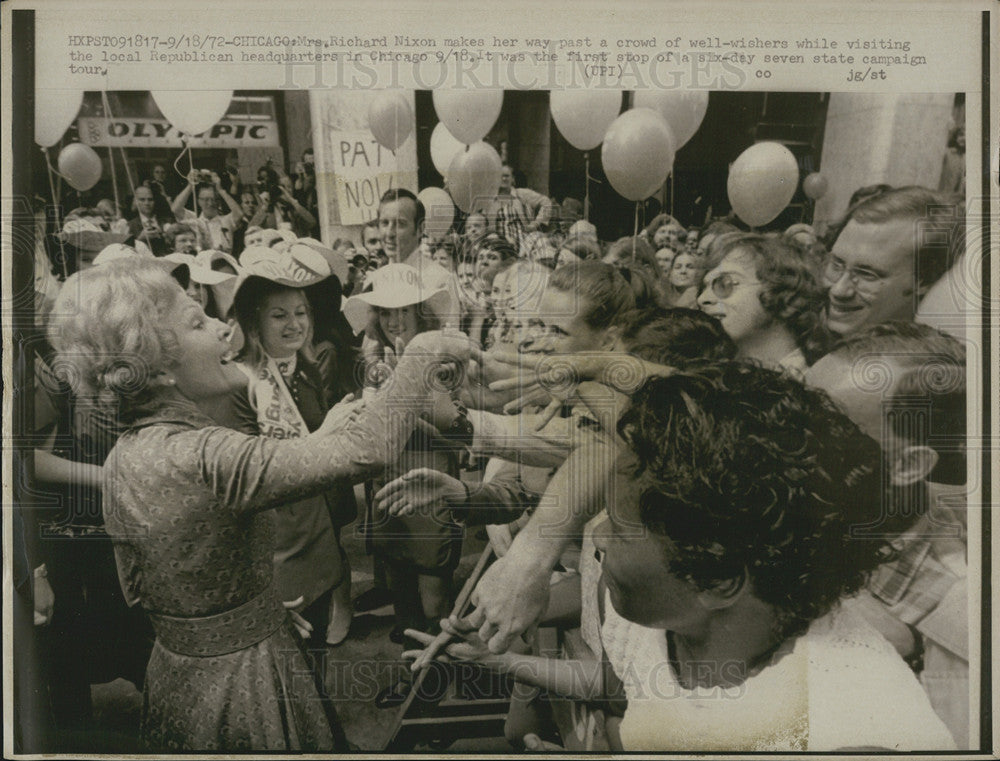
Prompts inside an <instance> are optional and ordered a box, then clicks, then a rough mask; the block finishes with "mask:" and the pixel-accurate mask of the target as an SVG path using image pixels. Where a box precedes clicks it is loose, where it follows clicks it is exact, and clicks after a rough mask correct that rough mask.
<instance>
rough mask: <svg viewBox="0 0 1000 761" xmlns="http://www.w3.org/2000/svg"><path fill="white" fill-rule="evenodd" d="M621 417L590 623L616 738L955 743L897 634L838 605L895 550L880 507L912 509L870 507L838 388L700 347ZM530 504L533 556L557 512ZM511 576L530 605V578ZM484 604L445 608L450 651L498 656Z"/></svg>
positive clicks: (874, 470)
mask: <svg viewBox="0 0 1000 761" xmlns="http://www.w3.org/2000/svg"><path fill="white" fill-rule="evenodd" d="M618 433H619V438H620V441H619V444H618V445H617V448H616V449H615V448H614V446H613V445H607V446H611V447H612V449H615V451H614V454H613V455H612V456H610V457H608V458H607V459H606V460H605V462H608V463H609V466H608V470H607V471H605V472H604V473H601V474H594V475H593V478H600V479H602V480H603V482H604V489H603V494H604V504H605V505H606V512H607V516H608V520H607V521H606V522H605V523H604V524H603V525H602V526H601V527H598V528H597V529H595V532H594V544H595V546H596V547H597V549H598V550H599V551H600V552H601V553H602V555H603V557H602V561H601V562H602V578H603V581H604V583H605V584H606V587H607V592H606V598H605V599H606V604H605V606H604V608H605V612H606V618H605V622H604V625H603V627H602V632H601V640H602V643H603V646H604V648H605V651H606V653H607V657H608V660H609V662H610V663H611V665H612V667H613V668H614V670H615V672H616V674H617V676H618V677H619V678H620V679H621V681H622V683H623V685H624V689H625V694H626V698H627V700H628V707H627V709H626V711H625V715H624V718H623V719H622V721H621V723H620V725H619V726H618V727H617V730H616V729H615V728H614V725H613V724H612V725H609V726H610V731H611V738H612V741H613V742H614V741H616V740H617V742H619V743H620V747H621V748H623V749H624V750H630V751H683V750H688V751H785V752H790V751H835V750H853V751H860V750H873V749H893V750H917V749H921V750H938V749H947V748H951V747H953V741H952V739H951V736H950V735H949V733H948V731H947V729H946V728H945V726H944V725H943V724H942V723H941V721H940V720H939V719H938V718H937V717H936V716H935V714H934V712H933V710H932V709H931V706H930V703H929V702H928V700H927V697H926V695H925V694H924V692H923V691H922V690H921V688H920V685H919V683H918V682H917V680H916V678H915V677H914V675H913V673H912V672H911V671H910V669H909V668H908V667H907V665H906V663H905V662H904V661H903V660H902V658H900V657H899V654H898V653H897V652H896V651H895V650H894V649H893V647H892V645H891V644H890V643H889V642H887V641H886V640H885V639H884V638H883V637H882V635H881V634H879V632H878V631H877V630H875V629H874V628H872V627H871V626H870V625H869V624H868V623H867V622H866V621H865V620H864V619H863V618H861V617H859V616H856V615H854V614H852V613H851V612H850V611H846V610H844V609H842V608H841V607H840V602H841V601H842V600H843V599H845V598H847V597H849V596H851V595H853V594H855V593H857V591H858V590H859V589H860V588H861V587H862V585H863V584H864V583H865V581H866V579H867V578H868V576H869V574H870V573H871V572H872V571H873V570H874V569H875V568H876V567H878V565H879V564H880V563H881V562H883V561H885V560H886V559H887V558H888V557H890V555H891V550H890V548H889V547H888V545H887V542H886V540H885V534H883V533H878V534H876V535H864V534H862V533H860V532H859V531H858V529H859V528H863V527H865V526H869V525H871V524H873V523H875V522H876V521H879V520H882V523H883V529H885V530H886V531H896V532H898V531H900V530H902V529H903V528H905V527H906V525H908V523H907V521H908V520H909V519H908V518H907V517H906V516H896V518H897V521H896V525H889V521H887V520H886V519H885V517H884V516H882V515H881V513H880V510H881V505H882V500H881V498H880V496H881V489H882V482H881V474H880V469H879V465H880V452H879V447H878V445H877V443H876V442H875V441H873V440H872V439H870V438H869V437H868V436H866V435H865V434H864V433H862V432H861V430H860V429H859V428H858V427H857V426H856V425H854V424H853V423H852V422H851V421H850V420H849V419H848V418H847V417H846V416H845V415H844V414H843V413H841V412H840V411H839V410H838V409H837V408H836V407H835V405H834V404H833V403H832V402H831V401H830V399H829V397H827V396H826V395H825V394H824V393H822V392H820V391H816V390H812V389H809V388H806V387H805V386H803V385H802V384H801V383H799V382H797V381H796V380H795V379H793V378H791V377H789V376H788V375H787V374H785V373H783V372H780V371H777V370H769V369H765V368H762V367H759V366H755V365H749V364H743V363H739V362H715V363H709V364H705V365H702V366H697V367H689V368H688V369H687V370H684V371H680V372H677V373H674V374H673V375H671V376H669V377H665V378H656V379H653V380H649V381H647V382H646V384H645V385H644V386H643V387H642V388H640V389H639V390H638V391H637V392H636V393H635V394H634V395H633V397H632V404H631V407H630V408H629V409H628V411H626V412H625V413H624V415H622V417H621V419H620V420H619V424H618ZM594 461H595V462H599V460H594ZM612 463H613V464H612ZM588 477H590V476H588ZM556 481H558V476H557V478H556ZM568 493H570V494H572V493H573V492H568ZM549 496H550V495H549V493H548V492H547V493H546V496H543V498H542V502H543V503H545V501H546V499H547V497H549ZM563 498H565V493H564V495H563ZM536 517H537V518H538V521H537V522H536V523H535V525H534V526H532V525H531V524H529V526H528V527H527V528H526V529H525V531H523V532H522V533H521V534H520V535H519V536H518V540H521V541H522V542H523V543H524V544H527V545H530V546H531V547H532V548H533V549H534V550H536V551H537V552H536V555H538V556H544V555H545V553H546V547H549V548H551V547H554V546H557V545H558V544H559V541H560V538H564V537H565V536H566V535H567V533H568V529H567V527H566V525H565V524H563V525H562V526H560V528H561V529H562V530H560V531H553V530H552V529H553V524H552V523H551V521H552V518H553V514H552V513H551V512H548V511H546V509H545V506H544V504H543V505H540V506H539V509H538V511H537V512H536ZM539 527H545V528H547V529H548V531H543V530H537V529H538V528H539ZM533 528H534V529H536V530H534V531H532V529H533ZM518 540H515V541H518ZM512 551H513V550H512ZM510 556H511V553H508V556H507V557H508V558H509V557H510ZM519 557H520V556H519ZM503 560H504V561H506V560H507V558H504V559H503ZM491 570H492V569H491ZM484 579H485V577H484ZM544 580H545V581H547V577H546V578H545V579H544ZM539 583H541V582H539ZM481 585H482V582H481ZM506 594H507V595H508V596H510V597H512V598H513V599H514V600H515V604H516V605H520V606H525V605H526V604H527V598H528V596H530V595H531V594H533V590H532V589H531V588H530V587H525V588H524V589H522V588H521V587H519V586H517V585H510V586H508V588H507V590H506ZM480 599H481V598H480ZM481 618H482V617H480V620H477V617H476V616H475V615H474V616H473V617H471V618H470V619H468V620H465V621H461V620H456V619H452V620H450V621H449V622H447V626H446V628H447V629H448V630H449V632H451V633H454V634H464V636H465V638H466V642H464V643H460V644H459V645H455V646H453V647H452V648H451V649H449V651H448V652H449V653H452V654H454V655H456V656H457V657H466V658H468V657H474V658H475V659H476V660H482V661H483V662H487V663H489V664H491V665H495V666H497V667H499V668H501V669H502V668H504V664H505V663H506V662H507V660H508V659H507V656H506V655H505V654H504V653H503V651H504V650H505V648H498V647H495V646H494V645H495V644H496V643H495V642H493V641H490V642H489V645H490V648H489V649H491V650H492V651H493V652H494V653H499V655H498V656H493V655H491V654H490V653H489V652H488V650H487V642H486V640H487V639H488V638H489V637H490V635H491V633H493V632H498V633H503V632H500V631H499V630H498V628H497V627H496V626H495V625H494V624H493V623H492V622H491V621H485V623H484V624H483V625H482V626H481V627H479V626H478V625H479V624H480V623H481ZM477 627H478V628H479V632H478V635H477V634H476V633H474V629H475V628H477ZM502 628H503V625H501V629H502ZM515 629H520V627H515V626H510V627H507V629H506V633H507V634H510V633H512V632H514V630H515ZM521 630H523V629H521ZM516 676H517V674H516V673H515V677H516ZM616 735H617V738H616Z"/></svg>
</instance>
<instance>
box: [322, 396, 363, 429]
mask: <svg viewBox="0 0 1000 761" xmlns="http://www.w3.org/2000/svg"><path fill="white" fill-rule="evenodd" d="M365 404H366V401H365V400H364V399H355V398H354V394H348V395H347V396H345V397H344V398H343V399H341V400H340V402H338V403H337V404H335V405H334V406H333V407H331V408H330V411H329V412H327V413H326V418H325V419H324V420H323V425H321V426H320V428H319V430H320V431H321V432H323V433H327V434H329V433H335V432H337V431H339V430H340V429H342V428H343V427H344V426H345V425H347V424H349V423H352V422H354V421H355V420H357V419H358V415H360V414H361V412H362V410H364V408H365Z"/></svg>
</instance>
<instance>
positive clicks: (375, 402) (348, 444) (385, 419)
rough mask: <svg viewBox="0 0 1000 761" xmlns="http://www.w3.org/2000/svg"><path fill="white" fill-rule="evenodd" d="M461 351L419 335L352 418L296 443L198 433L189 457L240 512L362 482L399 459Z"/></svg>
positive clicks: (460, 343)
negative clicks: (439, 377)
mask: <svg viewBox="0 0 1000 761" xmlns="http://www.w3.org/2000/svg"><path fill="white" fill-rule="evenodd" d="M467 347H468V340H467V339H466V338H465V337H464V336H462V337H461V338H460V339H459V338H456V337H449V336H447V335H446V334H442V333H424V334H421V335H420V336H418V337H417V338H415V339H414V340H413V341H412V342H411V344H410V347H409V348H408V349H407V352H406V353H405V354H404V356H403V357H402V358H401V360H400V363H399V366H398V368H397V372H396V373H395V374H394V375H393V378H392V380H391V382H389V383H388V384H387V385H386V388H385V389H384V390H383V391H381V392H379V393H378V394H376V395H375V396H373V397H372V398H371V399H370V400H368V402H367V403H366V405H365V407H364V409H363V410H362V411H361V412H360V413H359V414H358V415H357V417H356V418H354V419H350V420H348V421H347V422H346V423H340V424H336V425H328V424H327V423H324V425H323V426H321V427H320V428H319V429H318V430H317V431H315V432H314V433H312V434H309V435H308V436H305V437H303V438H300V439H291V440H278V439H265V438H258V437H251V436H244V435H240V434H238V433H235V432H233V431H231V430H227V429H222V428H209V429H203V430H202V431H199V432H197V433H198V436H199V438H198V441H197V449H196V452H195V455H196V456H197V462H198V463H199V466H198V467H199V469H200V472H201V477H202V478H203V479H204V481H205V482H206V484H207V485H208V486H209V488H211V489H212V491H213V492H215V494H216V495H217V496H218V498H219V501H220V502H221V503H222V504H224V505H227V506H230V507H231V508H232V509H235V510H240V511H242V510H264V509H268V508H270V507H274V506H276V505H278V504H281V503H283V502H287V501H289V500H292V499H298V498H301V497H304V496H307V495H309V494H314V493H316V492H318V491H322V490H323V489H326V488H329V487H331V486H332V485H333V484H334V483H335V482H337V481H339V480H341V479H350V480H355V481H360V480H363V479H364V478H365V477H367V476H369V475H373V474H374V473H375V472H377V471H378V470H379V469H380V468H382V467H384V466H385V465H386V464H387V463H390V462H393V461H394V460H395V459H396V458H397V457H398V455H399V453H400V452H401V451H402V449H403V447H404V446H405V444H406V442H407V440H408V439H409V437H410V434H411V433H412V432H413V429H414V427H415V426H416V425H417V420H418V419H419V417H420V415H421V414H423V413H424V412H425V411H426V409H425V408H426V406H427V402H428V397H429V396H430V390H431V384H432V383H433V374H434V370H435V367H436V365H437V364H438V363H439V362H440V361H441V359H442V358H444V357H448V358H454V357H461V353H462V352H463V351H465V352H467V351H468V348H467ZM334 409H335V410H336V408H334ZM333 414H334V411H331V415H333ZM329 420H330V418H329V417H328V421H329Z"/></svg>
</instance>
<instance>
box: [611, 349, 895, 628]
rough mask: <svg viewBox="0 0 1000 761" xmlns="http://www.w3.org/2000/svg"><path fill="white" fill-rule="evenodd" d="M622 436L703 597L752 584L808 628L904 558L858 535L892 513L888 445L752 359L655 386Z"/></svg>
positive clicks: (655, 517)
mask: <svg viewBox="0 0 1000 761" xmlns="http://www.w3.org/2000/svg"><path fill="white" fill-rule="evenodd" d="M618 430H619V433H620V434H621V436H622V437H623V439H624V440H625V442H626V443H627V445H628V446H629V448H631V449H632V450H633V451H634V452H635V454H636V455H637V457H638V465H637V467H636V472H635V476H636V477H637V478H641V479H643V481H644V483H645V488H644V489H643V490H642V492H641V494H640V497H639V512H640V516H641V520H642V522H643V524H644V525H645V526H646V528H648V529H649V530H650V531H652V532H654V533H656V534H659V535H662V536H667V537H669V538H670V540H671V542H672V544H673V548H672V549H671V553H670V569H671V571H672V572H673V573H674V574H675V575H676V576H677V577H678V578H681V579H685V580H687V581H688V582H690V583H691V584H693V585H694V586H695V587H696V588H698V589H710V588H712V587H714V586H716V585H718V584H720V583H723V582H726V581H731V580H733V579H740V578H743V577H744V574H746V577H747V578H748V580H749V583H750V589H751V590H752V593H753V594H754V596H755V597H757V599H759V600H761V601H763V602H765V603H766V604H768V605H770V606H771V607H772V609H773V611H774V613H775V615H776V622H777V623H776V625H777V628H778V631H777V632H776V633H777V634H779V635H781V636H782V637H789V636H794V635H796V634H800V633H802V632H803V631H805V629H806V628H808V626H809V624H810V622H812V621H813V620H815V619H816V618H819V617H820V616H822V615H824V614H825V613H827V612H828V611H830V610H831V609H832V608H833V606H834V605H835V604H836V603H837V601H838V600H840V599H841V598H842V597H844V596H846V595H850V594H852V593H854V592H856V591H857V590H858V589H859V588H860V587H861V586H862V584H863V583H864V582H865V580H866V578H867V575H868V573H869V572H870V571H871V570H872V569H874V568H875V567H876V566H877V565H878V564H879V563H880V562H882V561H883V560H887V559H889V558H891V557H892V551H891V549H890V548H889V546H888V544H887V543H886V540H885V538H884V537H882V536H879V537H872V536H869V535H864V536H855V535H854V534H856V533H860V532H858V531H855V530H854V528H855V527H858V526H864V525H870V524H872V523H873V522H874V521H875V520H876V519H877V518H879V517H880V515H879V513H880V508H881V505H882V502H881V499H880V495H881V476H880V470H879V465H880V449H879V446H878V444H877V443H876V442H875V441H873V440H872V439H871V438H869V437H868V436H866V435H865V434H863V433H862V432H861V431H860V430H859V429H858V427H857V426H856V425H854V423H852V422H851V421H850V419H848V418H847V417H846V416H845V415H844V414H843V413H841V412H840V411H839V410H838V409H837V407H836V406H835V405H834V404H833V403H832V402H831V401H830V399H829V397H828V396H826V394H825V393H824V392H822V391H818V390H815V389H810V388H807V387H805V386H804V385H802V384H801V383H799V382H797V381H795V380H794V379H792V378H789V377H788V376H787V375H784V374H783V373H781V372H779V371H776V370H770V369H765V368H762V367H760V366H757V365H755V364H751V363H746V362H735V361H732V362H713V363H706V364H704V365H702V366H700V367H697V368H694V369H688V370H686V371H685V372H683V373H678V374H675V375H673V376H671V377H669V378H656V379H651V380H649V381H647V382H646V384H645V385H644V386H643V387H642V388H641V389H639V391H638V392H636V394H635V395H634V396H633V398H632V406H631V407H630V408H629V410H628V411H627V412H625V414H624V415H623V416H622V417H621V419H620V420H619V424H618Z"/></svg>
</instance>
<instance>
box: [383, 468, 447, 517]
mask: <svg viewBox="0 0 1000 761" xmlns="http://www.w3.org/2000/svg"><path fill="white" fill-rule="evenodd" d="M464 496H465V486H464V485H463V484H462V482H461V481H460V480H459V479H457V478H453V477H452V476H449V475H448V474H447V473H442V472H441V471H439V470H433V469H432V468H415V469H413V470H411V471H409V472H408V473H406V474H404V475H402V476H400V477H399V478H396V479H394V480H392V481H390V482H389V483H387V484H386V485H385V486H383V487H382V488H381V489H379V491H378V492H377V493H376V494H375V505H376V507H377V508H378V509H379V510H386V511H387V512H388V513H389V515H411V514H412V513H415V512H420V511H422V510H423V509H424V508H426V507H433V506H437V505H440V504H441V503H442V502H444V501H445V500H446V499H448V498H452V499H457V498H461V497H464Z"/></svg>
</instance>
